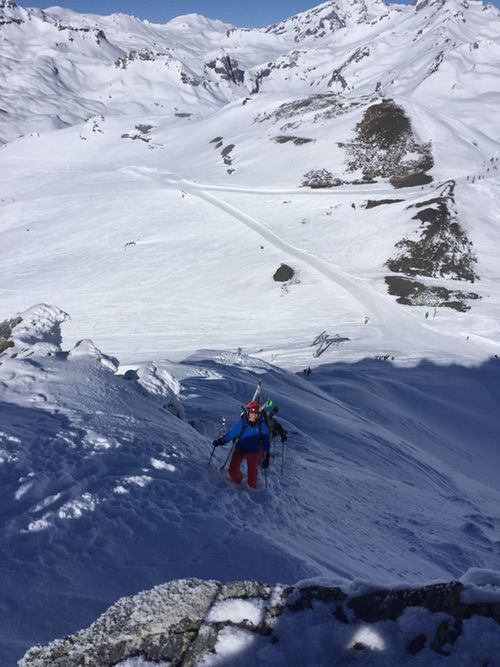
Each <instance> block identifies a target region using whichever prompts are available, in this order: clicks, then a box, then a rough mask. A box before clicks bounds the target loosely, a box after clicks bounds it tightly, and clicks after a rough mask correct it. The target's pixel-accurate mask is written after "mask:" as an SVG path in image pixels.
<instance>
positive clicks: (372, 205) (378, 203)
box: [365, 199, 404, 208]
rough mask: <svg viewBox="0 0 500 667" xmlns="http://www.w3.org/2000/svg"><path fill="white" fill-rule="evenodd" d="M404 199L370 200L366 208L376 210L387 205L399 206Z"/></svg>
mask: <svg viewBox="0 0 500 667" xmlns="http://www.w3.org/2000/svg"><path fill="white" fill-rule="evenodd" d="M401 201H404V199H368V201H367V202H366V206H365V208H375V207H376V206H385V204H397V203H398V202H401Z"/></svg>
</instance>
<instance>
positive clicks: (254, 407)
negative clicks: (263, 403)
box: [246, 401, 260, 412]
mask: <svg viewBox="0 0 500 667" xmlns="http://www.w3.org/2000/svg"><path fill="white" fill-rule="evenodd" d="M246 410H247V412H260V404H259V403H258V402H257V401H250V403H247V404H246Z"/></svg>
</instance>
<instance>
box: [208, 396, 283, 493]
mask: <svg viewBox="0 0 500 667" xmlns="http://www.w3.org/2000/svg"><path fill="white" fill-rule="evenodd" d="M269 435H270V433H269V428H268V426H267V424H266V420H265V419H264V416H263V415H262V414H261V412H260V405H259V403H257V401H251V402H250V403H248V404H247V405H246V408H245V413H244V414H243V415H242V416H241V417H240V419H239V420H238V421H237V422H236V424H234V425H233V426H232V427H231V428H230V429H229V431H227V433H226V434H225V435H223V436H222V437H221V438H217V439H216V440H214V441H213V442H212V444H213V446H214V447H220V446H221V445H226V444H227V443H228V442H229V441H230V440H233V439H235V440H236V442H235V447H234V451H233V454H232V456H231V463H230V464H229V475H230V477H231V479H232V480H233V482H235V483H236V484H240V483H241V481H242V479H243V474H242V472H241V464H242V463H243V461H244V459H246V462H247V478H248V486H250V487H252V488H253V489H255V487H256V486H257V468H258V465H259V461H260V460H261V458H263V467H265V468H267V467H269V448H270V445H271V441H270V438H269Z"/></svg>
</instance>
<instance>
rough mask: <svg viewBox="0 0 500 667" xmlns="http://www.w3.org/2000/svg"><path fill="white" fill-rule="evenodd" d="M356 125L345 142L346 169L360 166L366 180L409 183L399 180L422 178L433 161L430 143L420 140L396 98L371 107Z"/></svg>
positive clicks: (359, 168)
mask: <svg viewBox="0 0 500 667" xmlns="http://www.w3.org/2000/svg"><path fill="white" fill-rule="evenodd" d="M355 129H356V138H355V140H354V141H353V142H351V143H349V144H344V148H345V151H346V162H347V169H348V170H349V171H358V170H361V171H362V173H363V178H364V179H365V180H371V179H374V178H377V177H379V178H388V179H391V182H392V180H394V182H395V183H398V187H407V186H406V185H399V183H400V182H403V183H405V182H408V183H411V182H413V181H414V180H417V181H422V179H423V176H424V175H425V172H426V171H428V170H429V169H431V168H432V167H433V165H434V160H433V158H432V152H431V145H430V143H427V144H422V143H420V142H419V140H418V139H417V137H416V135H415V133H414V131H413V128H412V125H411V122H410V119H409V118H408V116H407V115H406V114H405V112H404V109H403V108H402V107H400V106H398V105H397V104H395V102H394V101H393V100H383V101H382V102H380V103H379V104H373V105H372V106H370V107H368V109H367V110H366V111H365V113H364V115H363V118H362V120H361V121H360V122H359V123H358V124H357V125H356V128H355ZM426 178H427V179H428V180H432V179H431V177H430V176H428V177H426Z"/></svg>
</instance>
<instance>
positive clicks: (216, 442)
mask: <svg viewBox="0 0 500 667" xmlns="http://www.w3.org/2000/svg"><path fill="white" fill-rule="evenodd" d="M225 444H226V443H225V442H224V438H217V439H216V440H214V441H213V442H212V445H213V446H214V447H220V446H221V445H225Z"/></svg>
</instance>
